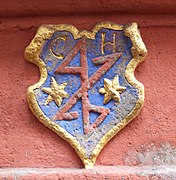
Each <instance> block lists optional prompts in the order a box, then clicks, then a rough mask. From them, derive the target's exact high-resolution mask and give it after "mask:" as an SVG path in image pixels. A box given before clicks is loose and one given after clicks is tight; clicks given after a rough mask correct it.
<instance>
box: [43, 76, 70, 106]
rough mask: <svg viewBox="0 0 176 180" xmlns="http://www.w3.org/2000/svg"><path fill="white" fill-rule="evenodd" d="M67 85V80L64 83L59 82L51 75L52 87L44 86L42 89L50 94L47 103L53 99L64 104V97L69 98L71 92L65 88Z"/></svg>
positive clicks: (59, 103) (58, 103)
mask: <svg viewBox="0 0 176 180" xmlns="http://www.w3.org/2000/svg"><path fill="white" fill-rule="evenodd" d="M66 86H67V82H65V83H63V84H58V83H57V82H56V80H55V79H54V78H53V77H51V87H50V88H42V91H44V92H45V93H47V94H49V95H48V97H47V99H46V104H48V103H50V102H51V101H53V100H54V101H55V103H56V104H57V105H58V106H60V105H61V104H62V99H63V98H68V97H69V94H67V93H66V92H65V91H64V89H65V87H66Z"/></svg>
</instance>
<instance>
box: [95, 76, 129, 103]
mask: <svg viewBox="0 0 176 180" xmlns="http://www.w3.org/2000/svg"><path fill="white" fill-rule="evenodd" d="M125 89H126V87H123V86H120V85H119V76H118V75H116V76H115V77H114V79H113V80H112V81H111V80H109V79H106V78H105V79H104V88H101V89H99V93H101V94H104V104H107V103H108V102H109V101H110V100H111V99H113V100H114V101H117V102H120V93H122V92H123V91H124V90H125Z"/></svg>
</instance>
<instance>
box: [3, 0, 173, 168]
mask: <svg viewBox="0 0 176 180" xmlns="http://www.w3.org/2000/svg"><path fill="white" fill-rule="evenodd" d="M48 2H50V1H37V2H36V3H34V2H32V1H30V4H28V3H27V2H26V3H23V2H22V1H20V0H19V1H4V2H1V3H0V4H1V5H0V16H1V18H0V145H1V148H0V167H6V168H7V167H11V168H13V167H71V168H73V167H83V165H82V163H81V161H80V160H79V158H78V156H77V154H76V152H75V151H74V150H73V149H72V147H71V146H70V145H69V144H68V143H66V142H65V141H64V140H62V139H61V138H60V137H58V136H57V135H56V134H55V133H53V132H52V131H51V130H49V129H47V128H46V127H44V126H43V125H42V124H41V123H40V122H39V121H38V120H37V119H36V118H35V117H34V115H33V114H32V113H31V111H30V110H29V108H28V104H27V101H26V90H27V87H28V86H30V85H32V84H34V83H35V82H37V81H38V79H39V71H38V69H37V67H36V66H35V65H33V64H30V63H28V62H27V61H25V59H24V56H23V53H24V50H25V47H26V46H27V45H28V44H29V43H30V41H31V40H32V38H33V37H34V35H35V32H36V29H37V27H38V26H39V25H40V24H46V23H50V24H59V23H67V24H73V25H75V26H76V27H77V28H78V29H87V30H90V29H91V28H92V27H93V26H94V25H95V24H96V23H97V22H101V21H112V22H115V23H119V24H126V23H128V22H137V23H138V24H139V29H140V31H141V35H142V38H143V41H144V42H145V44H146V46H147V49H148V56H147V58H146V60H145V61H144V62H143V63H142V64H141V65H139V66H138V68H137V69H136V73H135V74H136V77H137V79H138V80H139V81H141V82H142V83H143V84H144V86H145V92H146V98H145V105H144V108H143V110H142V111H141V113H140V114H139V116H138V117H137V118H135V119H134V120H133V121H132V122H131V123H130V124H129V125H127V127H126V128H124V129H123V130H122V131H121V132H120V133H119V134H118V135H116V136H115V137H114V138H113V139H112V140H111V141H110V142H109V143H108V144H107V145H106V147H105V148H104V150H103V151H102V152H101V154H100V155H99V157H98V159H97V162H96V165H103V166H119V165H120V166H124V165H130V166H145V165H152V166H156V165H174V164H175V165H176V125H175V117H176V111H175V109H176V93H175V92H176V70H175V69H176V63H175V60H176V53H175V47H176V36H175V35H176V14H175V9H176V8H175V7H176V3H175V1H171V0H167V1H165V2H164V3H160V1H155V2H153V1H137V0H136V1H123V2H119V1H118V3H117V1H107V2H106V1H95V3H93V2H91V3H90V2H89V1H85V2H84V3H83V1H79V2H77V1H64V3H63V2H62V4H61V1H60V2H58V3H59V5H57V6H56V2H57V1H54V4H55V5H52V3H51V4H50V3H48ZM33 3H34V5H33ZM60 4H61V5H60ZM95 5H96V6H95ZM114 5H115V6H114ZM78 7H79V8H78ZM95 7H96V8H95ZM138 7H139V8H138ZM150 7H152V8H156V10H158V14H157V12H156V11H155V10H154V9H152V8H150ZM106 8H107V9H106ZM51 10H52V11H51ZM106 10H107V14H106ZM111 10H112V12H113V14H111ZM122 10H124V11H123V12H124V13H123V12H122ZM82 12H84V14H81V13H82ZM91 12H92V13H91ZM128 12H129V13H128ZM62 13H63V14H62ZM64 13H65V14H64ZM69 13H71V14H74V15H72V16H69ZM121 13H122V14H121ZM147 13H150V14H147ZM159 13H160V14H159Z"/></svg>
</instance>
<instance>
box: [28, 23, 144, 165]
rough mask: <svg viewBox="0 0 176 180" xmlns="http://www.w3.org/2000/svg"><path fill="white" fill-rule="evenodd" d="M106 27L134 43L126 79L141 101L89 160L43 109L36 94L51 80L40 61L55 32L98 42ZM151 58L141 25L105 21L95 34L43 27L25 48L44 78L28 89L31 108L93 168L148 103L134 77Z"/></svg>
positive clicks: (98, 26) (104, 139)
mask: <svg viewBox="0 0 176 180" xmlns="http://www.w3.org/2000/svg"><path fill="white" fill-rule="evenodd" d="M102 28H108V29H111V30H123V32H124V35H125V36H128V37H129V38H130V39H131V41H132V44H133V46H132V48H131V52H132V56H133V58H132V59H131V60H130V62H129V64H128V65H127V67H126V71H125V78H126V79H127V81H128V82H129V83H130V84H131V85H132V86H134V87H136V88H137V89H138V90H139V96H138V98H139V99H138V101H137V102H136V105H135V107H134V108H133V110H132V111H131V112H130V113H129V114H128V115H127V116H126V117H125V118H124V119H123V120H122V121H121V122H120V123H118V124H117V125H116V126H114V127H113V128H112V129H111V130H109V131H108V132H107V133H106V134H105V135H104V136H103V137H102V138H101V139H100V141H99V142H98V144H97V145H96V147H95V149H94V150H93V152H92V154H91V156H90V157H87V155H86V153H85V151H84V149H83V148H82V147H81V146H80V144H79V143H78V141H77V140H76V139H75V138H74V137H73V136H72V135H70V134H69V133H68V132H67V131H66V130H65V129H63V128H62V127H60V126H59V125H57V124H56V123H54V122H52V121H51V120H50V119H49V118H48V117H47V116H46V115H45V114H44V113H43V112H42V111H41V109H40V107H39V105H38V103H37V100H36V97H35V94H34V89H36V88H39V87H41V86H42V85H43V84H44V83H45V80H46V79H47V76H48V75H47V68H46V65H45V63H44V62H43V61H42V59H40V53H41V51H42V47H43V45H44V42H45V40H47V39H49V38H51V36H52V34H53V33H54V32H55V31H68V32H70V33H72V34H73V36H74V38H75V39H78V38H81V37H83V36H85V37H87V38H89V39H95V35H96V33H97V32H98V31H99V30H101V29H102ZM146 55H147V49H146V47H145V44H144V43H143V41H142V38H141V36H140V32H139V31H138V28H137V23H131V24H127V25H118V24H115V23H110V22H102V23H99V24H96V25H95V26H94V28H93V29H92V30H91V31H86V30H83V31H79V30H78V29H77V28H76V27H74V26H72V25H66V24H60V25H42V26H40V27H39V29H38V30H37V33H36V35H35V37H34V38H33V40H32V42H31V43H30V44H29V46H27V47H26V49H25V59H26V60H27V61H29V62H31V63H34V64H35V65H37V66H38V67H39V70H40V74H41V76H40V79H39V81H38V82H37V83H36V84H34V85H32V86H30V87H28V90H27V100H28V104H29V107H30V109H31V111H32V112H33V114H34V115H35V116H36V117H37V118H38V119H39V121H40V122H41V123H43V124H44V125H45V126H47V127H48V128H50V129H51V130H52V131H54V132H55V133H56V134H58V135H59V136H60V137H62V138H63V139H64V140H65V141H67V142H69V143H70V144H71V146H72V147H73V148H74V149H75V150H76V152H77V154H78V155H79V157H80V159H81V160H82V162H83V163H84V165H85V168H92V167H93V166H94V163H95V161H96V158H97V156H98V154H99V153H100V151H101V150H102V149H103V147H104V146H105V145H106V143H107V142H108V141H109V140H110V139H111V138H112V137H113V136H115V135H116V134H117V133H118V132H119V131H120V130H121V129H122V128H124V127H125V126H126V125H127V124H128V123H129V122H130V121H131V120H133V119H134V118H135V117H136V116H137V115H138V113H139V111H140V110H141V108H142V106H143V103H144V86H143V84H142V83H140V82H139V81H137V80H136V78H135V76H134V71H135V68H136V67H137V65H138V64H139V63H141V62H142V61H143V60H144V58H145V56H146Z"/></svg>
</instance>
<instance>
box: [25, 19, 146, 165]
mask: <svg viewBox="0 0 176 180" xmlns="http://www.w3.org/2000/svg"><path fill="white" fill-rule="evenodd" d="M146 54H147V50H146V48H145V45H144V43H143V42H142V39H141V37H140V33H139V31H138V29H137V24H136V23H132V24H128V25H117V24H114V23H107V22H104V23H99V24H97V25H95V27H94V28H93V29H92V31H85V30H84V31H79V30H78V29H76V28H75V27H74V26H72V25H65V24H61V25H43V26H41V27H40V28H39V29H38V31H37V34H36V36H35V37H34V39H33V40H32V42H31V43H30V45H29V46H28V47H27V48H26V51H25V57H26V59H27V60H28V61H30V62H32V63H34V64H36V65H37V66H38V67H39V70H40V73H41V78H40V80H39V82H38V83H36V84H34V85H32V86H30V87H29V88H28V92H27V98H28V102H29V106H30V108H31V110H32V112H33V113H34V115H35V116H36V117H37V118H38V119H39V120H40V121H41V122H42V123H43V124H44V125H45V126H47V127H48V128H50V129H51V130H53V131H54V132H56V133H57V134H58V135H59V136H60V137H62V138H63V139H65V140H66V141H67V142H69V143H70V144H71V145H72V147H73V148H74V149H75V150H76V152H77V153H78V155H79V157H80V158H81V160H82V162H83V163H84V165H85V167H86V168H90V167H92V166H93V165H94V163H95V160H96V158H97V156H98V154H99V152H100V151H101V150H102V148H103V147H104V146H105V144H106V143H107V142H108V141H109V140H110V139H111V138H112V137H113V136H114V135H115V134H117V133H118V132H119V131H120V130H121V129H122V128H123V127H124V126H125V125H127V124H128V123H129V122H130V121H131V120H132V119H133V118H134V117H136V116H137V114H138V113H139V111H140V109H141V107H142V105H143V101H144V87H143V85H142V84H141V83H140V82H138V81H137V80H136V79H135V77H134V70H135V68H136V66H137V65H138V64H139V63H140V62H142V61H143V60H144V57H145V56H146Z"/></svg>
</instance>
